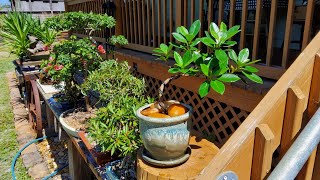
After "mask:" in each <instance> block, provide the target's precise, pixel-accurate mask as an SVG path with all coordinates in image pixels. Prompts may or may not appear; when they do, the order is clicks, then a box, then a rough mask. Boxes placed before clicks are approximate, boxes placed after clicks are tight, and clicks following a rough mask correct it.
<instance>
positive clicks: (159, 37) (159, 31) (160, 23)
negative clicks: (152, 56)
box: [157, 0, 162, 47]
mask: <svg viewBox="0 0 320 180" xmlns="http://www.w3.org/2000/svg"><path fill="white" fill-rule="evenodd" d="M161 2H162V1H161V0H158V11H157V14H158V47H159V46H160V44H161V27H162V22H161V16H162V15H161V4H162V3H161Z"/></svg>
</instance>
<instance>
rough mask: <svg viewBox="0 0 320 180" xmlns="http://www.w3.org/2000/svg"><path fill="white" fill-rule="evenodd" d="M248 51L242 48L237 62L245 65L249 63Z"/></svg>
mask: <svg viewBox="0 0 320 180" xmlns="http://www.w3.org/2000/svg"><path fill="white" fill-rule="evenodd" d="M248 58H249V49H248V48H244V49H242V50H241V51H240V52H239V56H238V60H239V61H240V62H241V63H246V62H248V61H249V59H248Z"/></svg>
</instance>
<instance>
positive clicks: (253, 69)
mask: <svg viewBox="0 0 320 180" xmlns="http://www.w3.org/2000/svg"><path fill="white" fill-rule="evenodd" d="M243 69H244V70H245V71H248V72H250V73H255V72H258V71H259V70H258V69H257V68H255V67H252V66H245V67H244V68H243Z"/></svg>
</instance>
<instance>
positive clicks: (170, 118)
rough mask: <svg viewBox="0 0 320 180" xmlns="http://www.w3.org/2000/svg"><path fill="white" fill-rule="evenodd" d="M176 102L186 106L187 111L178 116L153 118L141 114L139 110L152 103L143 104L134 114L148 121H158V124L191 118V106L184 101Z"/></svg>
mask: <svg viewBox="0 0 320 180" xmlns="http://www.w3.org/2000/svg"><path fill="white" fill-rule="evenodd" d="M177 103H179V104H182V105H183V106H184V107H186V108H188V112H187V113H185V114H182V115H180V116H176V117H169V118H154V117H148V116H144V115H142V114H141V113H140V112H141V111H142V110H144V109H146V108H148V107H150V106H151V105H152V104H153V103H150V104H147V105H144V106H142V107H140V108H139V109H138V110H137V111H136V115H137V117H138V118H140V119H142V120H144V121H148V122H150V123H159V124H170V123H177V122H180V121H181V122H183V121H187V120H188V119H190V118H191V116H192V112H193V109H192V107H191V106H189V105H188V104H184V103H180V102H178V101H177Z"/></svg>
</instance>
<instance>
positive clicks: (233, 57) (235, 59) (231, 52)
mask: <svg viewBox="0 0 320 180" xmlns="http://www.w3.org/2000/svg"><path fill="white" fill-rule="evenodd" d="M228 55H229V57H230V59H232V60H233V61H234V62H237V60H238V57H237V53H236V52H235V51H234V50H233V49H232V50H231V51H229V52H228Z"/></svg>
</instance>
